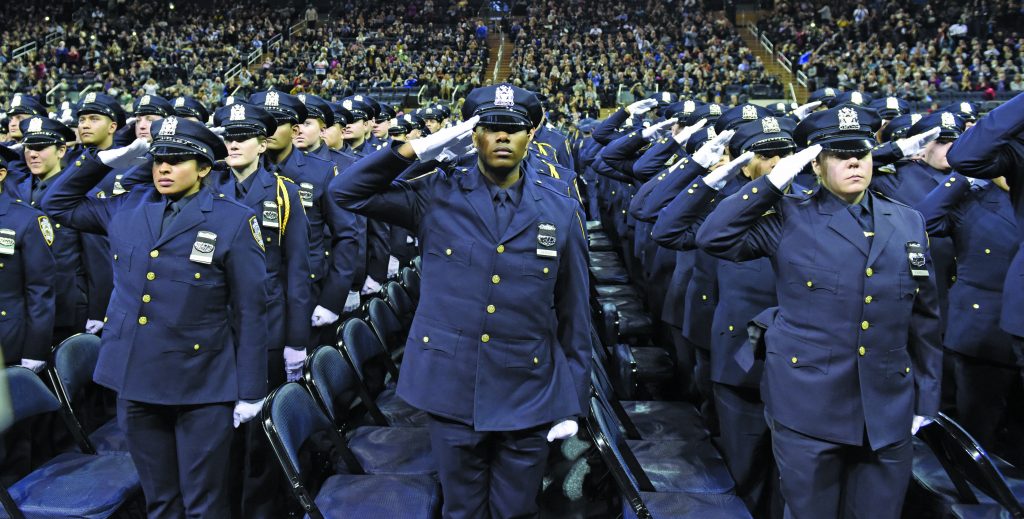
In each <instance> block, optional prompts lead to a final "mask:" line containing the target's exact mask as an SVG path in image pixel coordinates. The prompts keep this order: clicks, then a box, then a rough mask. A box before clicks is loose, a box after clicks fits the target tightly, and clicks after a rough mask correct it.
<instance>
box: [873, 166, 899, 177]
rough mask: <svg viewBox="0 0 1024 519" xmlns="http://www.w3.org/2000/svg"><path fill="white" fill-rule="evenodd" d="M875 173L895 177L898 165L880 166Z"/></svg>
mask: <svg viewBox="0 0 1024 519" xmlns="http://www.w3.org/2000/svg"><path fill="white" fill-rule="evenodd" d="M875 173H881V174H883V175H895V174H896V165H895V164H886V165H884V166H879V167H878V168H877V169H876V170H875Z"/></svg>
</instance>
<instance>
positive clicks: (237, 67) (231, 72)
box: [224, 63, 242, 81]
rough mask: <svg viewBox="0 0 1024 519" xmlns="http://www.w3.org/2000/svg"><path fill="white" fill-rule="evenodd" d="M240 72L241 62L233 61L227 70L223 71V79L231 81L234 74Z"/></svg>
mask: <svg viewBox="0 0 1024 519" xmlns="http://www.w3.org/2000/svg"><path fill="white" fill-rule="evenodd" d="M241 73H242V64H241V63H235V64H234V65H232V67H231V68H229V69H228V71H227V72H225V73H224V81H231V80H232V79H234V78H235V76H237V75H239V74H241Z"/></svg>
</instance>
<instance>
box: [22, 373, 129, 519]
mask: <svg viewBox="0 0 1024 519" xmlns="http://www.w3.org/2000/svg"><path fill="white" fill-rule="evenodd" d="M6 375H7V381H8V384H9V386H10V395H11V405H12V414H13V418H14V423H18V422H20V421H22V420H24V419H26V418H30V417H32V416H36V415H40V414H43V413H50V412H53V411H57V410H58V409H60V402H59V401H58V400H57V397H56V396H54V395H53V393H51V392H50V390H49V389H47V388H46V385H45V384H43V381H42V380H40V378H39V377H38V376H37V375H36V374H35V373H33V372H32V371H31V370H29V369H26V368H22V367H10V368H7V369H6ZM68 426H69V428H71V427H73V424H72V423H70V422H68ZM3 491H4V492H5V493H8V494H9V496H10V501H12V502H13V503H14V504H16V505H17V509H13V510H12V509H10V508H8V506H7V504H6V503H7V502H8V501H9V500H8V499H3V500H2V501H4V502H5V505H4V508H5V510H6V512H7V515H8V516H10V517H14V518H20V517H31V518H33V519H36V518H38V519H49V518H53V519H58V518H67V517H79V518H105V517H110V516H112V515H113V514H114V513H116V512H117V511H118V510H119V509H121V508H122V507H125V506H126V505H128V504H130V503H131V502H132V501H133V500H134V499H138V498H140V497H141V495H142V488H141V486H140V484H139V475H138V473H137V472H136V471H135V465H133V464H132V460H131V458H130V457H129V456H128V454H127V453H110V454H100V455H96V454H85V453H80V452H65V453H63V454H59V455H57V456H56V457H54V458H53V459H51V460H49V461H47V462H46V463H44V464H43V465H42V466H41V467H39V468H38V469H36V470H34V471H32V473H30V474H29V475H27V476H25V477H24V478H22V479H21V480H19V481H18V482H16V483H15V484H14V485H12V486H11V487H10V488H7V489H3ZM4 497H6V496H4Z"/></svg>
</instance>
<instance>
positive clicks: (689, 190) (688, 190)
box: [686, 189, 694, 195]
mask: <svg viewBox="0 0 1024 519" xmlns="http://www.w3.org/2000/svg"><path fill="white" fill-rule="evenodd" d="M686 192H687V193H690V194H691V195H692V194H693V193H694V190H693V189H687V190H686Z"/></svg>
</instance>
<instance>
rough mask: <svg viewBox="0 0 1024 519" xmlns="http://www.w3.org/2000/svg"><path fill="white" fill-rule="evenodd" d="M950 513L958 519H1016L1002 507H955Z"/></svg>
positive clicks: (951, 508)
mask: <svg viewBox="0 0 1024 519" xmlns="http://www.w3.org/2000/svg"><path fill="white" fill-rule="evenodd" d="M950 511H951V512H952V514H953V517H955V518H956V519H1014V517H1013V515H1012V514H1010V512H1009V511H1008V510H1006V509H1005V508H1003V507H1002V506H1000V505H988V504H986V505H953V506H952V507H950Z"/></svg>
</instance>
